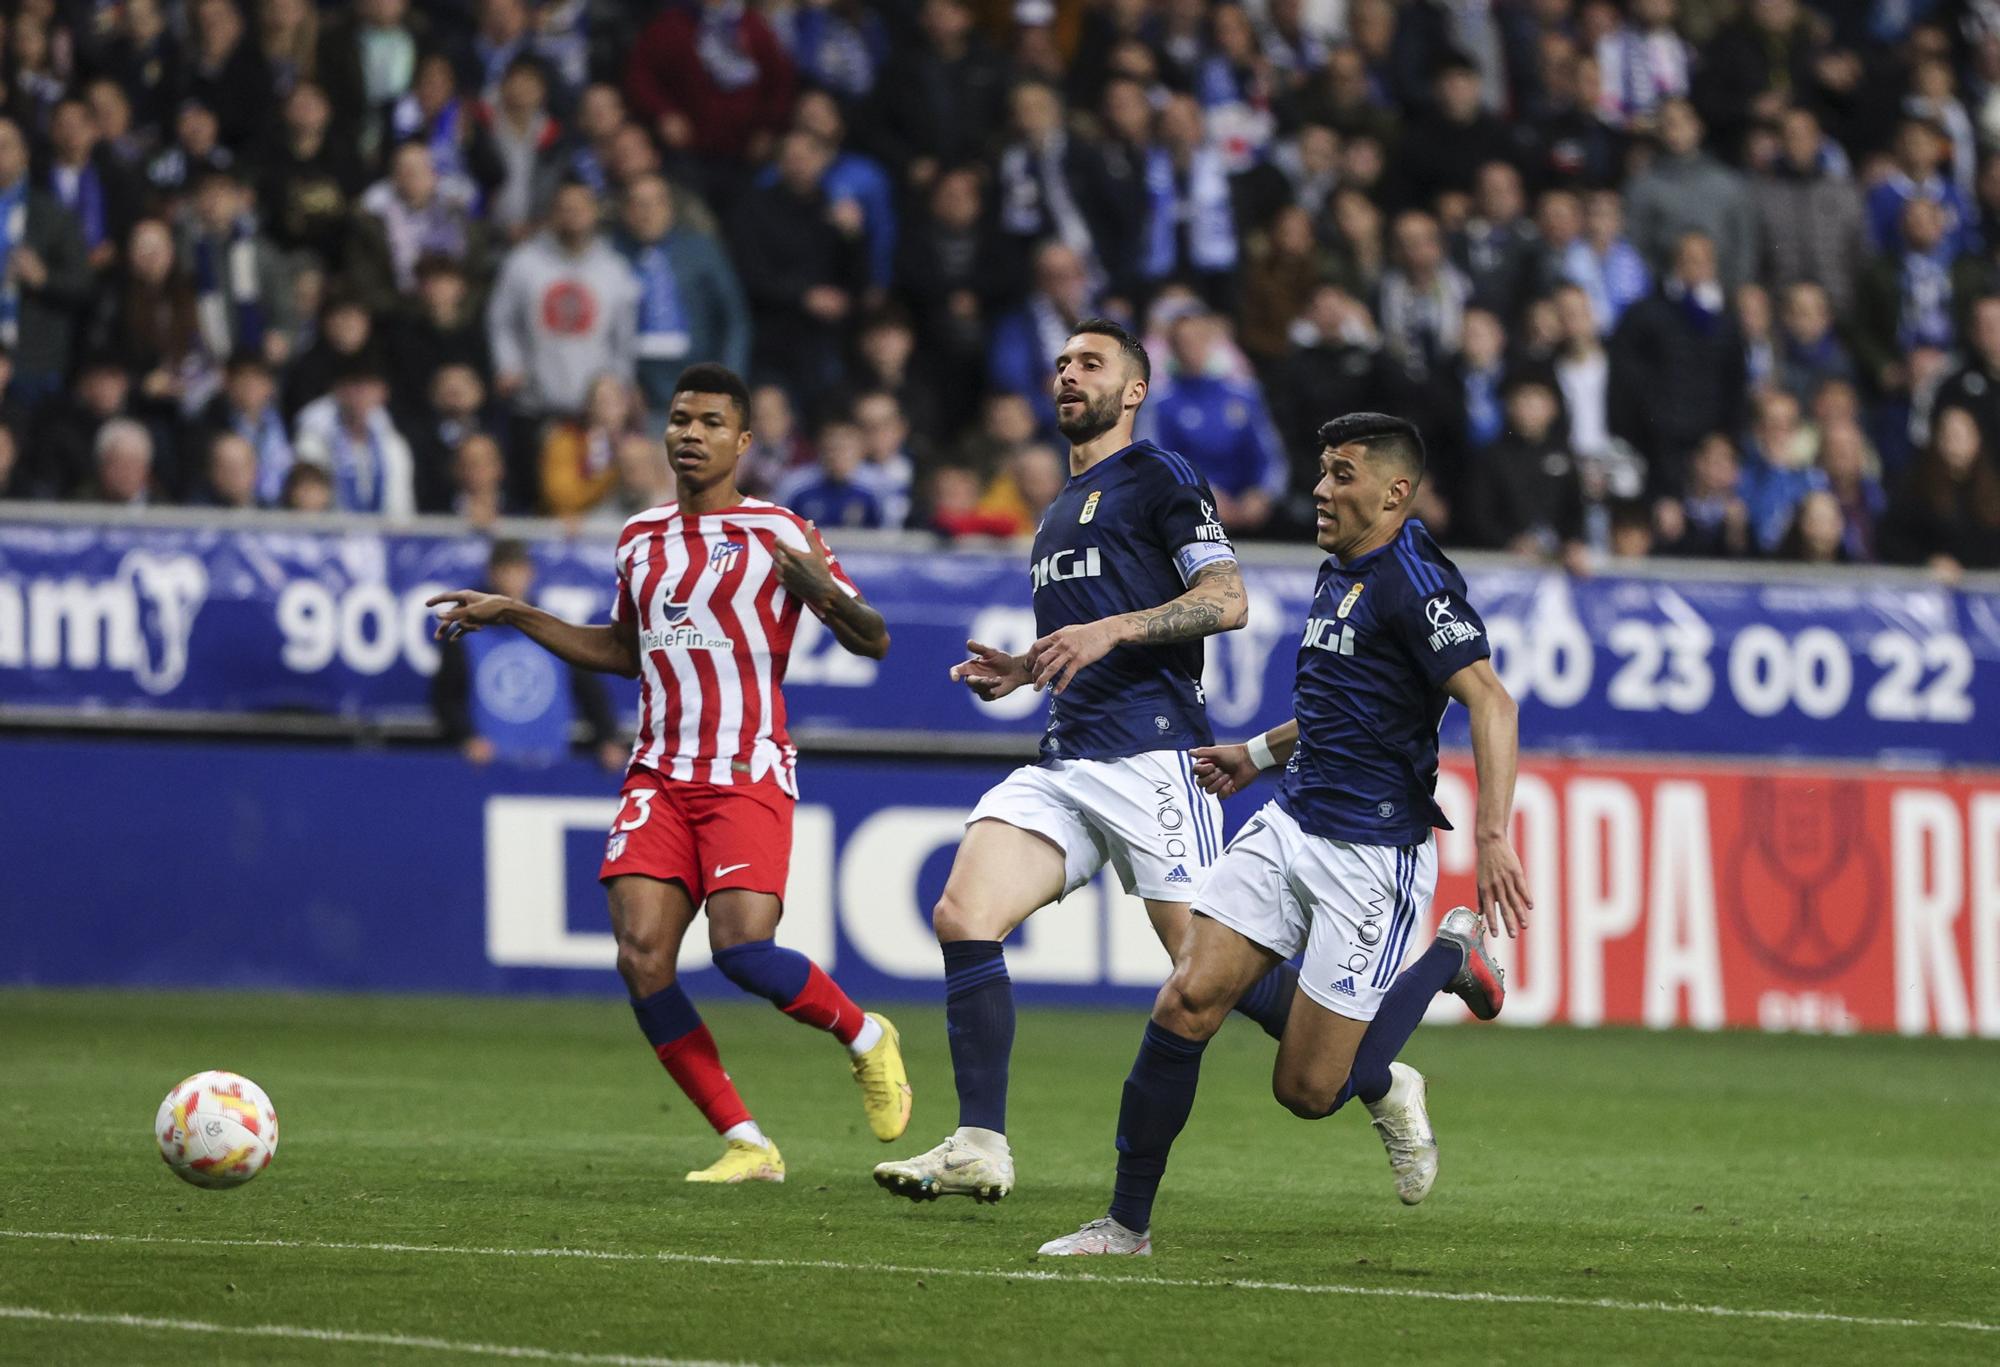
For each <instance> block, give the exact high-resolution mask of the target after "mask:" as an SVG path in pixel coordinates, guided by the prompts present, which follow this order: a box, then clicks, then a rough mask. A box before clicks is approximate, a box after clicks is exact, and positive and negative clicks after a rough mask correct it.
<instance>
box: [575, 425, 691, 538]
mask: <svg viewBox="0 0 2000 1367" xmlns="http://www.w3.org/2000/svg"><path fill="white" fill-rule="evenodd" d="M673 498H674V480H673V474H672V472H671V471H669V470H668V469H667V448H666V447H665V446H664V445H662V444H661V442H660V439H659V438H658V437H652V436H647V437H637V436H634V437H627V438H625V440H623V441H621V442H619V443H618V478H617V481H616V482H615V483H614V484H613V485H612V488H611V493H610V495H609V496H608V497H607V498H605V500H604V501H603V502H601V503H599V504H598V505H597V506H596V507H595V508H593V509H591V511H590V515H589V517H588V518H586V522H587V523H588V524H591V525H595V526H597V527H599V528H600V529H602V530H605V531H616V530H617V529H618V528H619V526H621V525H622V524H623V523H624V522H625V520H626V519H627V518H630V517H631V516H632V515H633V514H635V513H643V512H645V511H646V510H647V509H648V508H657V507H659V506H660V505H661V504H662V503H670V502H672V501H673Z"/></svg>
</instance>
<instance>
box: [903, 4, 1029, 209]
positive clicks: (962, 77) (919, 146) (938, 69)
mask: <svg viewBox="0 0 2000 1367" xmlns="http://www.w3.org/2000/svg"><path fill="white" fill-rule="evenodd" d="M918 22H919V26H920V31H919V33H918V34H917V35H915V41H914V42H913V43H911V44H910V45H909V46H908V47H907V48H906V49H905V50H903V51H900V52H897V53H895V54H893V55H892V60H893V61H894V63H895V65H896V68H897V72H898V75H897V78H896V79H895V80H892V81H890V82H888V83H887V84H886V85H885V86H884V87H883V89H882V104H881V109H880V112H879V118H880V129H879V136H880V138H881V142H882V146H883V148H884V150H885V152H886V153H887V155H888V158H889V160H890V161H891V162H893V163H894V164H896V165H898V166H901V167H902V168H903V171H904V176H905V179H906V180H907V181H908V183H909V184H910V185H911V186H912V187H913V188H915V189H918V190H921V189H924V188H925V187H927V186H929V185H930V184H931V182H932V181H934V180H935V179H937V176H938V173H939V172H940V171H942V170H944V169H945V168H946V167H950V166H957V165H960V164H962V163H965V162H969V161H973V160H975V159H976V158H977V157H978V156H979V154H980V153H981V152H982V151H984V150H985V147H986V143H987V140H988V139H989V138H990V137H991V136H992V134H993V131H994V130H995V129H997V128H999V127H1000V126H1001V121H1002V119H1003V118H1004V117H1005V114H1006V96H1007V92H1006V81H1007V66H1006V61H1005V59H1004V58H1002V57H1000V56H999V55H998V54H996V53H995V52H993V51H992V49H990V48H989V47H988V46H987V45H986V42H985V40H984V39H983V38H981V37H980V36H979V34H978V33H976V32H975V31H974V29H973V15H972V7H971V5H969V4H967V3H966V0H922V4H921V7H920V9H919V11H918Z"/></svg>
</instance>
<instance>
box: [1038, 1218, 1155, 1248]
mask: <svg viewBox="0 0 2000 1367" xmlns="http://www.w3.org/2000/svg"><path fill="white" fill-rule="evenodd" d="M1035 1251H1036V1252H1037V1253H1046V1254H1048V1255H1049V1256H1050V1257H1052V1258H1078V1257H1094V1256H1097V1255H1100V1254H1114V1255H1120V1256H1123V1257H1128V1258H1150V1257H1152V1256H1153V1232H1152V1231H1151V1230H1147V1231H1146V1232H1145V1233H1144V1234H1134V1233H1133V1232H1132V1231H1131V1230H1129V1229H1127V1228H1125V1226H1123V1225H1121V1224H1119V1223H1118V1222H1117V1221H1116V1220H1114V1219H1112V1218H1111V1217H1110V1216H1109V1215H1107V1216H1105V1217H1104V1218H1103V1219H1102V1220H1092V1221H1091V1222H1090V1223H1089V1224H1087V1225H1085V1226H1084V1227H1083V1228H1082V1229H1079V1230H1078V1231H1077V1232H1076V1233H1074V1234H1065V1235H1063V1236H1062V1238H1060V1239H1051V1240H1049V1241H1048V1242H1047V1243H1045V1244H1043V1245H1042V1246H1041V1247H1040V1248H1038V1249H1036V1250H1035Z"/></svg>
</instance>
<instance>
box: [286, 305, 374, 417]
mask: <svg viewBox="0 0 2000 1367" xmlns="http://www.w3.org/2000/svg"><path fill="white" fill-rule="evenodd" d="M379 349H380V345H379V343H378V342H377V340H376V338H375V323H374V317H373V315H372V314H370V313H369V311H368V308H367V306H366V305H365V304H363V303H362V302H361V301H360V300H359V299H356V298H355V297H354V296H353V295H351V294H344V293H330V294H328V295H327V297H326V299H325V301H324V302H323V303H322V304H321V305H320V312H319V327H318V329H317V331H316V332H315V334H314V337H313V342H312V345H310V346H309V347H307V348H306V349H305V351H304V352H303V353H302V354H301V355H300V356H299V358H298V359H297V360H296V361H294V362H293V363H292V364H291V366H290V367H289V369H288V371H287V374H286V377H285V383H284V386H283V389H282V391H281V392H282V393H283V395H284V403H285V412H286V413H287V414H288V415H289V416H290V417H292V418H293V419H294V420H296V419H297V417H298V412H299V410H300V409H301V408H304V407H305V406H306V405H307V404H309V403H311V402H312V401H313V400H314V399H317V398H319V397H321V396H322V395H324V394H326V393H327V392H328V391H329V390H331V389H332V388H333V378H334V375H335V374H336V373H337V372H338V371H340V370H341V369H343V368H344V367H348V366H351V365H353V364H355V363H356V362H367V363H369V364H379V362H377V361H376V360H375V355H376V353H377V351H378V350H379Z"/></svg>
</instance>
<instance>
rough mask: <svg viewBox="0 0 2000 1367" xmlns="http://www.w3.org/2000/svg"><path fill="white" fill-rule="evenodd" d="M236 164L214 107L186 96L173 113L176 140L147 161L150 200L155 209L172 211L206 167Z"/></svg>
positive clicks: (219, 167)
mask: <svg viewBox="0 0 2000 1367" xmlns="http://www.w3.org/2000/svg"><path fill="white" fill-rule="evenodd" d="M235 164H236V154H235V153H234V152H232V151H230V149H229V148H227V147H225V146H224V145H223V144H222V131H221V125H220V124H218V123H217V122H216V119H215V111H214V110H212V109H210V108H209V107H208V106H207V105H205V104H203V103H202V102H201V101H199V100H193V99H190V100H183V101H182V102H181V106H180V108H179V110H178V111H177V112H176V113H175V114H174V140H173V142H172V143H171V144H170V145H168V146H167V147H166V148H165V149H164V150H163V151H161V152H160V153H159V154H158V155H156V156H155V157H154V158H153V159H152V160H151V161H149V162H147V163H146V185H147V187H148V190H149V192H150V195H149V203H150V204H151V206H152V208H153V209H154V210H155V211H156V212H168V213H170V212H172V210H173V209H175V208H177V207H178V206H179V203H180V199H181V196H182V195H184V194H186V193H187V192H188V191H189V190H190V189H191V188H192V187H193V185H194V182H195V178H196V177H197V176H199V175H200V174H201V173H202V172H203V171H210V170H227V169H228V168H229V167H232V166H234V165H235Z"/></svg>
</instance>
